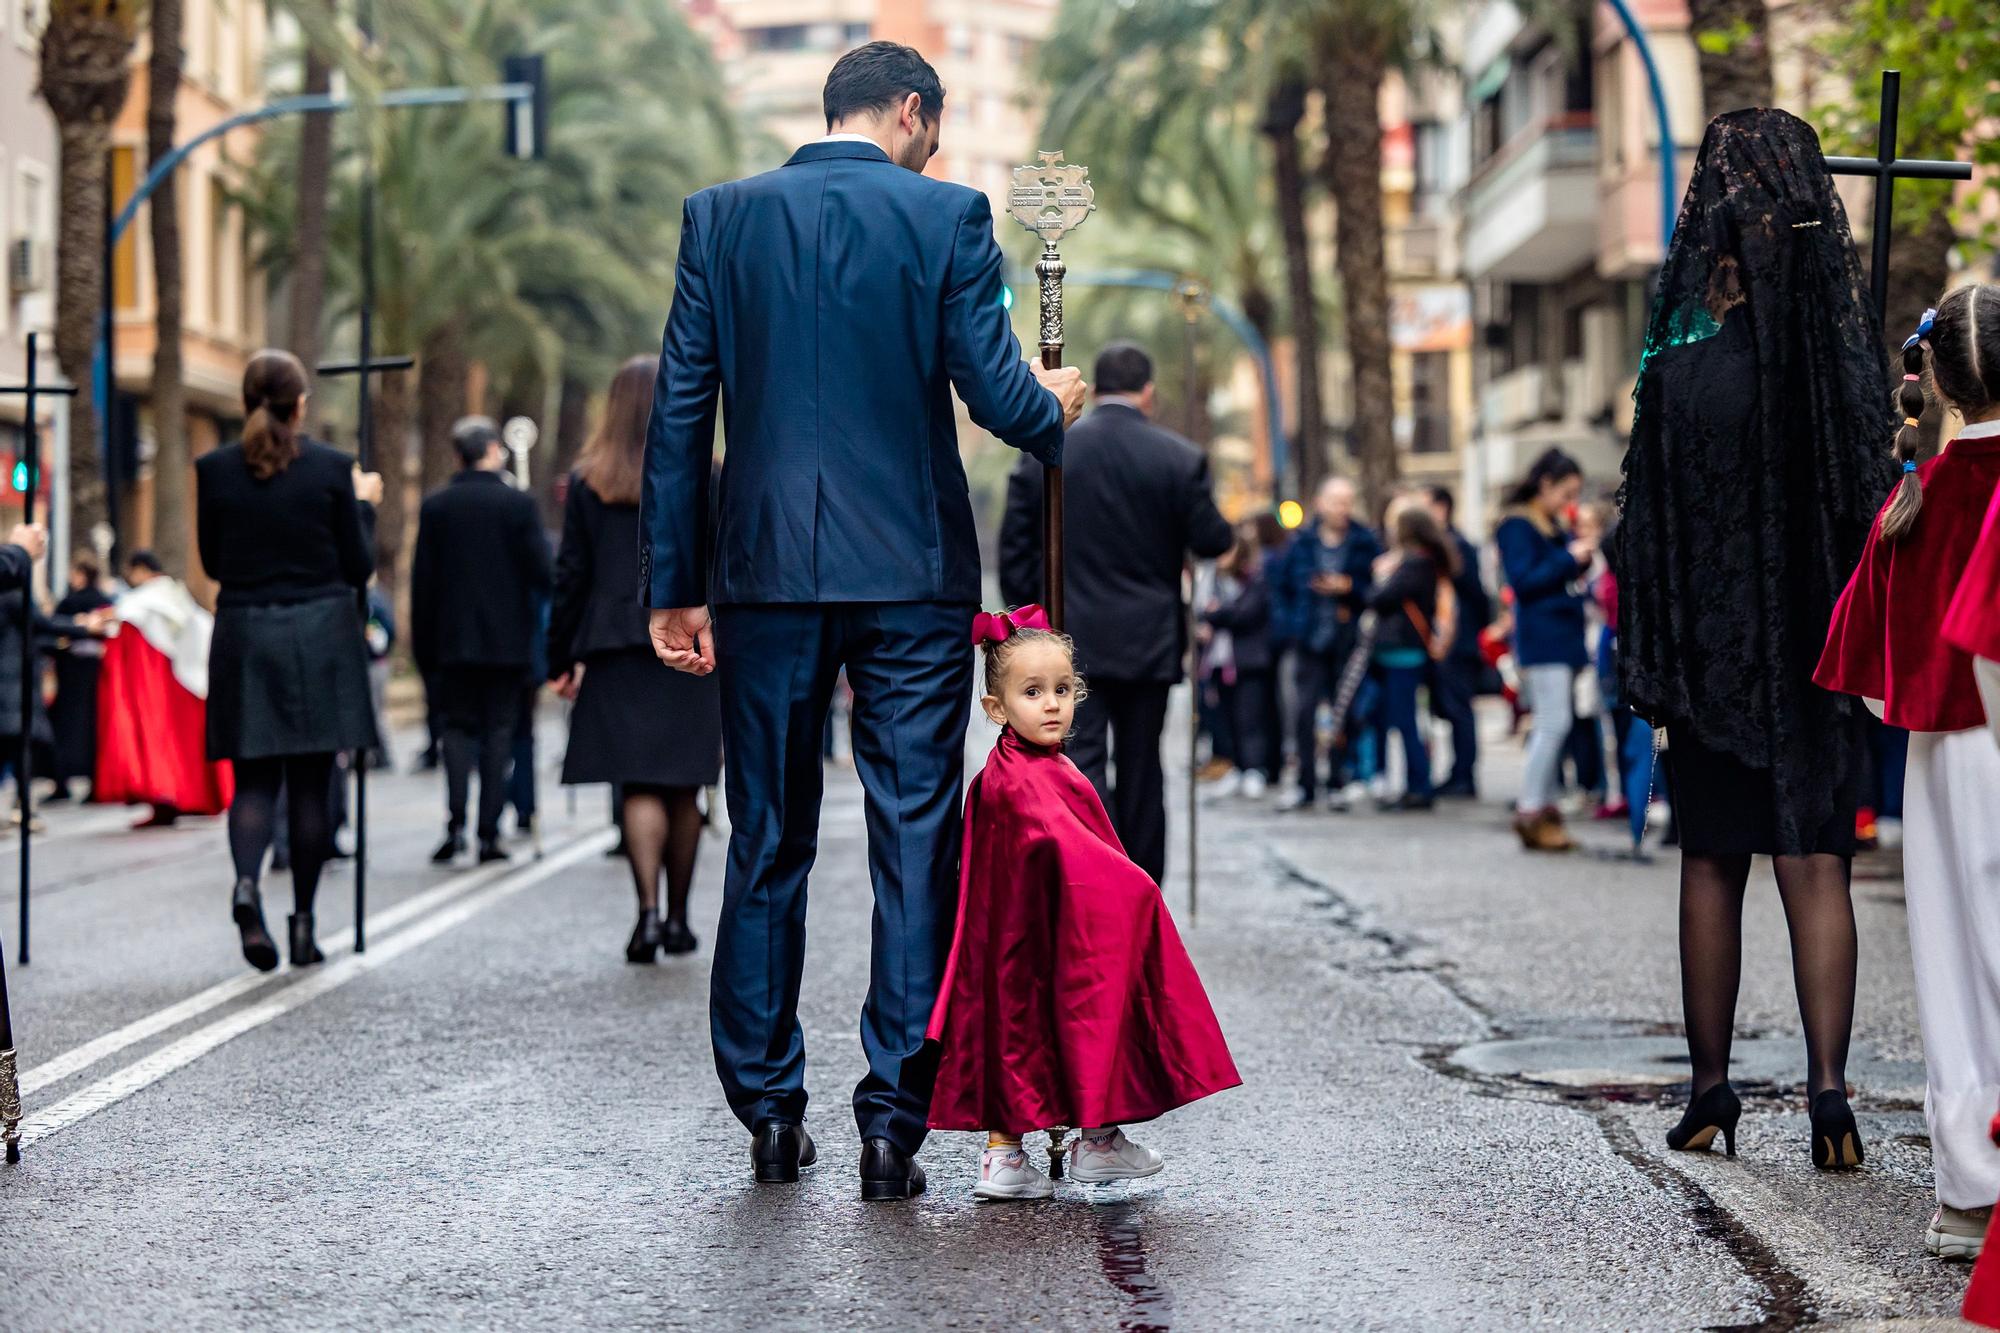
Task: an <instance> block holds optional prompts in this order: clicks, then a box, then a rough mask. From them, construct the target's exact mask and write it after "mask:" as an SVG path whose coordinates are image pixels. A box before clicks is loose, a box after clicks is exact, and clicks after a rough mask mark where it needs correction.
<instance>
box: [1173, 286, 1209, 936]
mask: <svg viewBox="0 0 2000 1333" xmlns="http://www.w3.org/2000/svg"><path fill="white" fill-rule="evenodd" d="M1175 294H1176V295H1177V296H1179V297H1180V301H1181V332H1182V338H1181V346H1182V349H1183V354H1184V360H1183V364H1182V369H1183V371H1184V373H1185V374H1186V376H1187V381H1186V384H1187V387H1186V391H1185V394H1184V397H1185V399H1186V402H1185V403H1184V404H1183V405H1182V411H1181V420H1182V424H1183V426H1184V427H1185V431H1184V433H1185V434H1186V435H1187V437H1188V439H1190V440H1192V439H1194V438H1195V425H1196V422H1197V421H1198V420H1199V417H1198V415H1197V409H1198V407H1199V398H1200V395H1199V394H1197V393H1196V392H1195V377H1196V375H1197V373H1198V370H1199V367H1198V366H1197V364H1196V362H1195V341H1194V331H1195V323H1196V321H1197V320H1199V319H1200V318H1201V302H1202V296H1203V293H1202V287H1201V284H1200V283H1199V282H1196V281H1194V280H1193V279H1188V280H1186V281H1184V282H1182V283H1181V284H1180V286H1179V288H1178V289H1177V290H1176V293H1175ZM1194 592H1195V579H1194V567H1193V566H1192V565H1190V566H1189V567H1188V606H1187V610H1186V611H1185V612H1183V613H1182V614H1183V616H1184V617H1185V618H1186V621H1187V624H1186V634H1187V643H1188V777H1187V858H1188V872H1187V873H1188V924H1190V925H1192V924H1194V922H1195V920H1196V919H1197V918H1198V917H1199V915H1200V912H1201V890H1200V888H1199V887H1198V886H1199V885H1200V883H1201V875H1200V866H1201V859H1200V858H1201V806H1200V803H1199V801H1198V800H1197V796H1198V792H1197V790H1196V780H1197V778H1198V777H1199V775H1200V774H1199V770H1200V767H1201V648H1200V647H1199V646H1198V645H1197V644H1196V642H1195V633H1194V630H1195V624H1196V616H1195V606H1194Z"/></svg>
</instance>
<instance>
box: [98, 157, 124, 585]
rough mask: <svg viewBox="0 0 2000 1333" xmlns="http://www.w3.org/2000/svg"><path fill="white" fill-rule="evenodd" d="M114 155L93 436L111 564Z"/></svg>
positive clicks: (107, 186)
mask: <svg viewBox="0 0 2000 1333" xmlns="http://www.w3.org/2000/svg"><path fill="white" fill-rule="evenodd" d="M116 160H117V159H116V156H115V155H113V154H107V155H106V159H105V166H104V219H105V226H104V254H103V257H102V263H103V266H104V279H103V281H102V282H101V283H100V284H99V287H100V290H101V295H100V298H99V301H98V326H97V327H98V332H97V353H98V354H97V358H96V366H97V386H96V387H97V439H98V460H99V464H98V465H99V467H100V469H101V471H102V475H103V478H104V521H105V522H107V523H109V524H110V525H111V555H112V560H113V567H114V568H115V567H116V560H117V557H118V550H119V544H120V543H119V541H118V538H119V535H120V534H119V526H120V525H119V521H118V519H119V515H118V466H117V462H116V460H115V458H114V456H113V454H112V450H111V410H112V409H111V405H112V404H113V403H115V402H117V401H118V348H117V345H116V343H115V342H114V340H113V337H112V335H113V332H114V330H113V308H114V307H113V302H114V300H115V299H116V296H117V293H116V291H115V290H114V289H115V288H116V286H117V275H118V267H117V260H118V231H117V228H116V227H114V226H113V225H112V223H111V181H112V179H113V175H112V171H111V164H112V163H113V162H114V161H116Z"/></svg>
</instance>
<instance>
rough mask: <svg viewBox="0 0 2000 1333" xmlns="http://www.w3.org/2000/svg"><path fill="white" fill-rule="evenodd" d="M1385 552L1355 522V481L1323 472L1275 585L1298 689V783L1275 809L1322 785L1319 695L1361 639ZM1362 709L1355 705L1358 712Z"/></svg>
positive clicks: (1335, 773) (1334, 771)
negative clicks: (1293, 640) (1294, 647)
mask: <svg viewBox="0 0 2000 1333" xmlns="http://www.w3.org/2000/svg"><path fill="white" fill-rule="evenodd" d="M1381 554H1382V543H1381V542H1380V540H1378V539H1377V538H1376V536H1375V534H1374V532H1373V531H1371V530H1370V529H1369V528H1367V527H1365V526H1363V525H1362V524H1360V523H1357V522H1355V521H1354V483H1353V482H1351V481H1349V480H1347V478H1345V477H1328V478H1327V479H1326V480H1325V481H1324V482H1322V483H1320V488H1319V493H1318V494H1317V495H1316V496H1315V497H1314V498H1313V521H1312V522H1311V523H1310V524H1309V525H1307V526H1306V528H1305V529H1304V530H1302V531H1301V532H1300V533H1299V535H1298V537H1297V539H1296V540H1294V541H1293V542H1292V545H1291V548H1290V549H1289V550H1288V551H1286V552H1285V563H1284V566H1283V569H1282V572H1281V573H1280V576H1279V578H1278V581H1277V583H1276V584H1275V585H1274V587H1275V588H1277V589H1280V590H1281V591H1280V592H1279V593H1278V595H1277V597H1276V599H1275V600H1276V601H1277V602H1279V603H1280V604H1282V605H1283V607H1284V608H1285V612H1286V616H1287V619H1288V621H1289V625H1290V628H1291V630H1292V631H1293V632H1294V633H1295V634H1296V635H1297V636H1298V638H1297V644H1298V651H1297V660H1296V664H1295V666H1294V668H1293V669H1294V672H1295V677H1294V679H1295V681H1296V683H1297V687H1298V699H1297V708H1298V711H1297V714H1296V716H1295V717H1294V718H1293V723H1292V725H1293V731H1294V733H1295V739H1296V743H1297V745H1298V755H1299V780H1298V785H1297V786H1296V787H1294V788H1293V789H1292V790H1291V791H1290V792H1289V793H1287V794H1286V796H1285V799H1284V800H1283V801H1282V802H1281V803H1280V806H1279V808H1280V809H1285V810H1298V809H1302V808H1304V807H1306V806H1310V805H1311V804H1312V803H1313V799H1314V796H1315V794H1316V792H1317V790H1318V786H1319V747H1318V736H1317V722H1316V718H1317V715H1318V712H1319V705H1320V702H1321V701H1322V700H1325V701H1327V702H1329V703H1330V702H1332V700H1333V696H1334V695H1335V693H1336V692H1337V691H1338V690H1339V688H1340V676H1341V672H1342V671H1344V670H1345V669H1346V667H1347V659H1348V656H1349V654H1351V653H1352V652H1353V651H1354V646H1355V643H1356V642H1357V640H1358V638H1359V630H1360V626H1359V621H1360V619H1361V612H1362V611H1363V610H1364V609H1366V607H1367V605H1368V592H1369V582H1370V578H1371V574H1370V570H1371V569H1372V567H1373V566H1374V563H1375V557H1376V556H1378V555H1381ZM1359 711H1360V710H1358V709H1357V713H1358V712H1359ZM1328 766H1329V768H1330V769H1331V772H1330V773H1329V775H1328V782H1327V791H1328V800H1329V802H1330V803H1337V802H1339V801H1340V800H1341V799H1342V798H1341V796H1340V782H1341V772H1340V770H1341V766H1342V755H1341V754H1340V753H1339V752H1338V751H1337V750H1336V752H1335V753H1334V754H1333V755H1332V756H1331V757H1330V758H1329V761H1328Z"/></svg>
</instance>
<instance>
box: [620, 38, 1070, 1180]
mask: <svg viewBox="0 0 2000 1333" xmlns="http://www.w3.org/2000/svg"><path fill="white" fill-rule="evenodd" d="M825 109H826V120H827V128H828V135H827V137H826V138H825V139H822V140H820V141H819V142H817V143H812V144H807V145H806V146H805V147H803V148H801V149H799V151H798V152H796V153H794V154H793V155H792V158H791V160H790V161H789V162H787V163H786V164H785V165H784V166H783V167H780V168H779V169H778V170H776V171H771V172H766V173H764V174H763V175H760V176H753V177H751V178H750V179H748V180H741V181H735V182H732V183H730V184H726V185H718V186H715V187H713V188H711V189H707V190H703V191H701V192H700V193H699V194H696V195H694V196H692V197H691V198H689V199H688V201H687V204H686V207H685V209H684V210H683V213H682V218H681V238H680V260H679V267H678V270H677V272H676V275H675V286H674V304H673V311H672V313H671V314H670V315H669V316H668V319H667V331H666V340H665V345H664V347H663V349H662V351H661V355H660V376H659V382H658V384H657V385H656V387H655V389H654V396H653V415H652V422H651V426H650V429H649V432H648V436H647V442H646V474H645V494H644V497H643V501H642V505H641V515H642V527H641V535H640V579H641V581H642V583H643V584H644V587H643V588H642V591H641V595H642V596H643V597H644V598H645V599H646V602H647V605H648V606H650V607H652V608H654V609H653V612H652V637H653V644H654V647H655V649H656V650H657V651H658V653H659V655H660V657H661V660H663V661H665V662H666V663H667V664H668V665H669V666H672V667H675V668H677V669H679V670H682V671H692V672H696V673H704V674H705V673H707V672H709V671H714V670H716V669H717V668H718V667H719V668H720V670H721V675H722V709H723V734H724V738H725V748H726V752H727V755H728V777H727V791H728V798H729V816H730V821H731V823H732V825H733V832H732V834H731V837H730V846H729V865H728V871H727V878H726V883H725V888H724V891H723V905H722V920H721V924H720V926H719V928H718V930H717V932H716V944H715V964H714V971H713V976H712V980H711V994H710V1028H711V1032H712V1035H713V1037H714V1042H715V1063H716V1069H717V1072H718V1073H720V1075H721V1077H722V1085H723V1089H724V1091H725V1093H726V1094H727V1095H728V1098H729V1104H730V1107H731V1109H733V1110H734V1111H735V1112H736V1114H737V1117H738V1118H739V1119H741V1120H742V1121H743V1123H744V1124H745V1125H746V1126H747V1127H748V1128H749V1129H750V1131H751V1160H752V1165H753V1168H754V1171H755V1175H756V1178H757V1179H758V1180H760V1181H785V1180H795V1179H797V1178H798V1172H799V1168H800V1167H802V1166H809V1165H811V1164H812V1162H813V1161H814V1160H815V1157H816V1153H815V1150H814V1148H813V1144H812V1139H811V1137H810V1135H808V1134H807V1133H806V1130H805V1125H804V1119H805V1110H806V1094H805V1081H804V1076H805V1036H804V1033H803V1032H802V1031H801V1030H800V1027H799V1021H798V1014H797V1007H798V996H799V977H800V973H801V971H802V969H803V966H804V962H805V919H806V877H807V873H808V872H809V871H810V869H811V867H812V863H813V857H814V853H815V850H816V847H817V842H818V830H819V802H820V788H821V777H820V737H821V732H822V729H823V727H824V725H825V720H826V713H827V706H828V702H829V700H830V698H831V695H832V691H833V687H834V681H835V679H836V677H837V676H838V674H839V672H840V670H841V668H842V667H845V668H846V670H847V678H848V682H849V683H850V684H851V685H852V687H853V690H854V758H855V765H856V767H857V768H858V769H859V770H860V775H861V781H862V785H863V786H864V787H865V788H866V790H867V824H868V857H869V872H870V876H871V878H872V879H873V881H874V887H875V919H874V931H873V940H874V958H873V969H872V973H871V979H870V984H869V990H868V999H867V1002H866V1004H865V1005H864V1006H863V1008H862V1014H861V1043H862V1048H863V1050H864V1051H865V1053H866V1055H867V1058H868V1072H867V1074H866V1076H865V1077H864V1078H863V1079H862V1080H861V1083H860V1085H859V1086H858V1087H857V1088H856V1089H855V1092H854V1114H855V1119H856V1121H857V1122H858V1123H859V1125H860V1128H861V1136H862V1154H861V1191H862V1197H863V1198H864V1199H890V1198H907V1197H908V1196H910V1195H912V1194H915V1193H918V1192H920V1191H921V1190H922V1189H923V1188H924V1175H923V1171H922V1169H921V1168H919V1167H918V1166H917V1164H916V1162H915V1160H914V1158H915V1154H916V1151H917V1148H918V1147H919V1145H920V1144H921V1143H922V1142H923V1138H924V1129H925V1119H926V1113H927V1111H928V1109H929V1104H930V1085H931V1078H932V1075H933V1072H934V1068H933V1061H932V1059H931V1058H927V1057H926V1055H925V1053H924V1050H923V1045H924V1029H925V1026H926V1024H927V1023H928V1021H929V1019H930V1011H931V1004H932V1001H933V1000H934V999H935V998H936V996H937V989H938V983H939V973H940V971H941V969H942V967H943V963H944V956H945V951H946V948H947V946H948V944H949V942H950V934H951V929H952V925H953V921H954V916H955V903H956V901H957V892H958V853H959V818H960V814H959V807H960V780H961V777H962V768H963V754H964V746H965V728H966V723H967V720H968V713H969V710H970V706H971V699H972V648H971V643H970V638H971V628H972V616H973V613H974V611H975V610H976V609H977V606H978V601H979V597H980V579H979V553H978V548H977V546H976V545H975V542H974V537H973V528H972V506H971V502H970V498H969V496H968V493H967V489H966V481H965V472H964V468H963V467H962V465H961V464H960V461H959V456H958V439H957V426H956V420H955V416H954V411H953V407H952V398H951V393H952V390H953V389H956V390H957V391H958V395H959V397H960V398H961V399H963V400H964V402H965V405H966V408H967V410H968V411H969V412H970V414H971V416H972V419H973V421H974V422H975V423H977V424H978V425H980V426H982V427H984V428H985V429H987V430H989V431H991V432H993V433H994V434H995V435H998V436H999V437H1000V438H1001V439H1003V440H1005V441H1006V442H1007V443H1009V444H1011V445H1013V446H1014V447H1016V448H1018V449H1022V450H1025V451H1026V452H1028V453H1030V454H1032V455H1034V456H1035V457H1036V458H1039V459H1041V460H1042V461H1044V462H1047V463H1055V462H1058V461H1060V458H1061V454H1062V441H1063V431H1064V429H1065V428H1066V427H1067V426H1068V425H1069V423H1070V422H1072V421H1074V420H1075V419H1076V415H1077V413H1078V412H1079V411H1080V410H1081V408H1082V404H1083V392H1084V390H1083V383H1082V379H1081V376H1079V375H1078V374H1077V373H1076V372H1075V371H1073V370H1063V371H1053V372H1044V371H1042V370H1040V369H1039V368H1031V367H1029V366H1028V365H1027V364H1026V363H1025V362H1023V360H1022V358H1021V348H1020V344H1019V343H1018V342H1016V341H1015V339H1014V336H1013V333H1012V331H1011V330H1010V329H1009V327H1008V323H1007V314H1006V310H1005V308H1004V307H1003V305H1002V304H1001V273H1002V259H1001V254H1000V248H999V246H998V245H997V244H996V243H995V241H994V238H993V217H992V210H991V208H990V207H989V205H988V204H987V201H986V196H985V195H983V194H981V193H979V192H977V191H975V190H970V189H966V188H965V187H963V186H958V185H950V184H946V183H944V182H942V181H935V180H930V179H927V178H926V177H924V176H923V175H922V174H921V173H922V171H923V169H924V165H925V164H926V163H927V162H928V161H929V160H930V158H931V156H932V155H933V154H934V153H936V152H937V147H938V135H939V129H940V119H941V117H942V114H943V110H944V88H943V87H942V85H940V84H939V82H938V78H937V74H936V72H935V71H933V70H932V69H931V67H930V65H929V64H927V63H926V62H925V61H924V59H923V58H922V57H921V56H919V55H918V54H917V53H916V52H915V51H913V50H911V49H910V48H908V47H905V46H899V45H897V44H895V43H893V42H871V43H869V44H868V45H866V46H862V47H859V48H857V49H856V50H854V51H851V52H849V53H848V54H847V55H845V56H843V57H842V58H841V59H840V61H839V63H838V64H836V65H835V66H834V68H833V71H832V73H831V74H829V75H828V77H827V81H826V91H825ZM718 391H719V392H720V395H721V399H722V407H723V414H724V421H725V424H726V428H727V431H728V436H729V447H728V450H727V453H726V456H725V458H724V461H723V467H722V473H721V481H720V483H719V485H720V488H721V491H720V495H719V496H718V497H717V498H716V503H715V505H714V509H713V514H714V518H713V521H712V522H711V519H710V514H711V509H710V501H709V495H708V490H709V484H710V483H709V477H710V471H709V469H710V462H711V458H712V451H713V447H714V438H715V406H716V397H717V393H718ZM711 608H712V610H711Z"/></svg>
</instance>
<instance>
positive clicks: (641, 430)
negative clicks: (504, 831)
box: [549, 356, 722, 963]
mask: <svg viewBox="0 0 2000 1333" xmlns="http://www.w3.org/2000/svg"><path fill="white" fill-rule="evenodd" d="M658 371H659V360H658V358H657V357H650V356H642V357H635V358H633V359H632V360H631V361H628V362H626V363H625V366H624V368H623V369H621V370H620V371H619V372H618V374H617V375H616V376H615V377H613V379H612V381H611V394H610V398H609V400H608V401H607V402H606V404H605V408H604V419H603V420H602V421H601V422H600V423H599V424H598V428H597V434H596V435H594V436H593V437H591V440H590V442H589V443H588V444H586V445H585V446H584V450H583V455H582V457H581V458H580V459H579V461H578V464H577V469H576V471H575V472H574V473H572V474H571V475H570V479H569V500H568V503H567V506H566V508H565V511H564V514H563V534H562V550H561V551H560V552H559V553H558V554H557V556H556V589H555V602H554V605H553V606H552V607H551V609H550V612H549V673H550V678H551V679H552V680H553V682H554V683H555V686H556V688H557V689H558V690H559V691H560V692H561V693H562V695H563V697H564V698H568V699H574V700H575V701H576V711H575V713H574V714H573V715H572V716H571V718H570V731H569V748H568V750H567V751H566V752H565V753H564V755H563V772H562V780H563V781H564V782H565V783H593V782H611V783H617V784H619V787H620V789H621V790H622V792H623V804H622V810H623V816H624V820H623V823H624V830H625V859H626V861H627V862H628V863H629V864H630V865H631V867H632V883H633V887H634V888H636V889H637V890H638V893H639V923H638V924H637V925H636V926H634V927H633V929H632V938H631V941H630V942H629V943H627V944H626V946H625V957H626V958H627V959H629V960H630V961H632V962H635V963H650V962H652V961H653V958H654V955H655V953H656V952H658V951H660V950H662V949H664V950H665V951H666V952H667V953H670V954H679V953H691V952H693V950H694V947H695V938H694V932H692V931H690V930H689V929H688V924H687V901H688V886H689V884H690V883H691V882H692V881H693V879H694V862H695V853H696V851H697V850H698V848H699V846H700V839H701V827H702V816H701V811H700V808H699V807H698V806H697V805H696V803H695V793H696V792H697V791H698V790H699V789H700V788H702V787H706V786H709V785H711V784H712V783H714V782H715V780H716V778H717V777H718V776H719V775H720V773H721V771H722V704H721V694H720V690H719V686H718V683H717V681H716V679H715V677H713V676H690V675H686V674H683V673H682V672H679V671H675V670H673V669H671V668H669V667H667V666H665V665H664V664H662V663H661V661H660V659H659V658H658V657H657V656H655V655H654V653H653V646H652V642H651V639H650V638H649V637H648V635H647V631H646V610H645V608H644V607H643V606H642V605H640V602H639V478H640V474H641V471H642V469H643V466H644V461H645V452H646V417H647V414H648V413H649V412H651V410H652V404H653V380H654V377H655V376H656V375H657V373H658ZM663 868H664V870H665V871H666V877H667V911H666V920H665V923H664V924H662V922H661V919H660V872H661V870H662V869H663Z"/></svg>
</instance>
